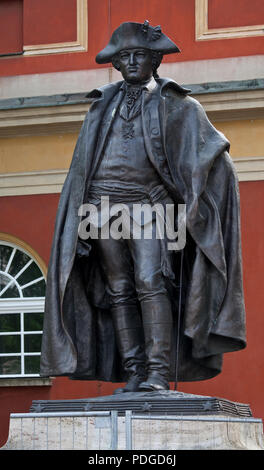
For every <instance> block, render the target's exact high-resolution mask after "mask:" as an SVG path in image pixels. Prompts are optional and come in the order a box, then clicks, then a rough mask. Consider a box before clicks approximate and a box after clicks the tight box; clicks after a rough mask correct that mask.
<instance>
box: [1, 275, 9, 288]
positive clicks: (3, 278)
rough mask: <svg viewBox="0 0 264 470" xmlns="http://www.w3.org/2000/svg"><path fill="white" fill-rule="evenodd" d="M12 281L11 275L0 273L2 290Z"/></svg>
mask: <svg viewBox="0 0 264 470" xmlns="http://www.w3.org/2000/svg"><path fill="white" fill-rule="evenodd" d="M10 281H11V279H10V277H7V276H5V275H4V274H0V292H1V290H2V289H4V287H5V286H6V285H7V284H8V283H9V282H10Z"/></svg>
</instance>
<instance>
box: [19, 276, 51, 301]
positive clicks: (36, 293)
mask: <svg viewBox="0 0 264 470" xmlns="http://www.w3.org/2000/svg"><path fill="white" fill-rule="evenodd" d="M45 289H46V283H45V280H44V279H43V280H42V281H39V282H36V284H32V286H29V287H26V288H25V289H22V292H23V296H24V297H44V296H45Z"/></svg>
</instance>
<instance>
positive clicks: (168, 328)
mask: <svg viewBox="0 0 264 470" xmlns="http://www.w3.org/2000/svg"><path fill="white" fill-rule="evenodd" d="M141 310H142V320H143V328H144V335H145V354H146V370H147V380H146V381H144V382H142V383H141V384H140V387H139V390H140V391H155V390H169V388H170V386H169V376H170V352H171V344H172V341H171V338H172V312H171V304H170V301H169V299H167V298H166V297H165V298H164V299H162V300H156V301H155V302H153V301H142V302H141Z"/></svg>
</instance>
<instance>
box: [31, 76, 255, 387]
mask: <svg viewBox="0 0 264 470" xmlns="http://www.w3.org/2000/svg"><path fill="white" fill-rule="evenodd" d="M157 81H158V83H159V84H160V95H159V98H158V100H156V102H155V103H154V105H153V103H152V108H151V110H150V108H149V104H148V103H146V104H145V109H144V110H143V116H144V126H143V127H144V140H145V145H146V149H147V151H148V155H149V158H150V159H151V161H152V162H153V164H154V165H155V166H156V169H157V171H158V172H159V173H160V175H161V176H162V172H163V167H162V163H160V160H159V159H158V154H157V153H158V149H157V145H156V143H157V129H158V134H159V136H160V138H161V139H162V142H163V149H164V154H165V156H166V159H167V167H168V168H169V171H170V179H171V181H172V184H171V188H170V195H171V197H172V198H173V199H174V200H175V202H176V201H179V200H180V201H182V202H183V203H185V204H186V228H187V243H186V246H185V248H184V257H183V291H182V305H181V315H180V320H181V321H180V327H179V329H180V338H179V357H178V361H179V362H178V379H179V380H180V381H193V380H204V379H209V378H211V377H214V376H216V375H217V374H219V373H220V372H221V370H222V359H223V354H224V353H226V352H232V351H237V350H240V349H243V348H244V347H245V346H246V334H245V307H244V296H243V282H242V261H241V238H240V209H239V189H238V181H237V176H236V173H235V169H234V166H233V163H232V160H231V158H230V156H229V154H228V151H229V142H228V141H227V140H226V138H225V137H224V136H223V135H222V133H220V132H218V131H217V130H216V129H215V128H214V126H213V125H212V124H211V123H210V122H209V120H208V118H207V116H206V113H205V112H204V110H203V108H202V107H201V105H200V104H199V103H198V101H196V100H195V99H194V98H192V97H190V96H188V93H187V90H185V89H183V88H182V87H180V86H179V85H177V84H176V83H175V82H174V81H172V80H169V79H157ZM122 83H123V82H116V83H112V84H108V85H106V86H104V87H102V88H100V89H97V90H94V91H93V92H91V93H90V94H89V96H90V97H93V98H94V101H93V103H92V105H91V108H90V110H89V112H88V113H87V115H86V117H85V120H84V122H83V125H82V128H81V131H80V134H79V137H78V140H77V143H76V147H75V151H74V155H73V159H72V163H71V165H70V169H69V172H68V175H67V178H66V180H65V183H64V186H63V189H62V192H61V196H60V201H59V206H58V210H57V217H56V223H55V230H54V237H53V243H52V249H51V256H50V263H49V268H48V275H47V288H46V301H45V314H44V326H43V337H42V352H41V366H40V375H41V376H59V375H63V376H69V377H71V378H73V379H85V380H102V381H111V382H121V381H124V380H126V377H125V375H124V371H123V369H122V364H121V359H120V356H119V353H118V350H117V346H116V341H115V335H114V329H113V324H112V319H111V315H110V311H109V303H108V302H107V299H106V298H105V286H104V280H103V278H102V276H101V273H100V263H98V260H97V259H96V254H95V253H93V249H91V246H90V245H89V243H86V244H82V243H80V240H79V239H78V226H79V223H80V220H81V218H80V216H79V215H78V210H79V207H80V205H81V204H82V203H83V202H84V200H85V195H86V194H87V190H88V188H89V184H90V182H91V180H92V178H93V174H94V171H95V167H96V164H97V162H98V161H99V159H100V155H101V153H102V149H103V145H104V142H105V139H106V138H107V135H108V132H109V129H110V127H111V122H104V120H103V116H104V112H105V110H106V108H107V106H108V104H109V103H110V102H111V100H112V98H113V97H114V96H116V94H117V93H118V90H119V89H120V86H121V84H122ZM153 109H154V111H153ZM102 123H103V124H102ZM101 124H102V125H101ZM153 129H155V132H153ZM174 257H175V264H174V266H175V278H176V280H177V279H178V278H179V269H178V267H179V254H178V253H177V252H175V255H174ZM171 296H172V297H171V298H172V303H173V310H174V333H173V334H174V338H175V341H174V342H173V348H172V351H171V376H170V380H174V370H175V357H176V352H175V344H176V331H177V328H178V326H177V321H178V320H177V317H178V315H177V312H178V307H179V305H178V299H179V284H177V282H176V284H174V287H173V286H172V287H171Z"/></svg>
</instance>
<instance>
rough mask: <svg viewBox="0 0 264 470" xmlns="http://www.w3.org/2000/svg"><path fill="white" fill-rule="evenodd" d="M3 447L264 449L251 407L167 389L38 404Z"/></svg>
mask: <svg viewBox="0 0 264 470" xmlns="http://www.w3.org/2000/svg"><path fill="white" fill-rule="evenodd" d="M2 449H16V450H20V449H25V450H58V449H61V450H66V449H67V450H84V449H86V450H126V449H127V450H131V449H132V450H198V449H199V450H243V449H244V450H263V449H264V438H263V426H262V420H261V419H257V418H254V417H252V414H251V411H250V408H249V406H248V405H244V404H240V403H234V402H229V401H228V400H223V399H219V398H214V397H204V396H197V395H189V394H184V393H180V392H172V391H168V392H153V393H133V394H124V396H122V395H121V396H117V395H111V396H106V397H100V398H92V399H85V400H54V401H52V400H51V401H36V402H33V403H32V406H31V410H30V412H29V413H23V414H21V413H20V414H12V415H11V417H10V431H9V438H8V441H7V443H6V445H5V446H4V447H2Z"/></svg>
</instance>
